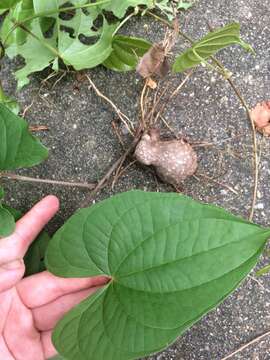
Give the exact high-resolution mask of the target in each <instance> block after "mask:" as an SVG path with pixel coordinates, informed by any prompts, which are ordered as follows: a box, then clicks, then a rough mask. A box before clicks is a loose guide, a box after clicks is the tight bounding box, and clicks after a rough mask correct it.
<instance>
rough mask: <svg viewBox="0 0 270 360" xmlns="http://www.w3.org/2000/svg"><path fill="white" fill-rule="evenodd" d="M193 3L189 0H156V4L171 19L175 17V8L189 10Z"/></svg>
mask: <svg viewBox="0 0 270 360" xmlns="http://www.w3.org/2000/svg"><path fill="white" fill-rule="evenodd" d="M192 5H193V4H192V3H190V2H187V1H178V3H177V4H172V2H171V1H169V0H156V2H155V6H156V8H157V9H159V10H160V11H161V12H162V13H163V14H164V15H165V16H166V17H167V18H168V19H169V20H173V19H174V17H175V10H188V9H189V8H191V7H192Z"/></svg>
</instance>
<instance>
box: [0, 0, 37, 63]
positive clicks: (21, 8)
mask: <svg viewBox="0 0 270 360" xmlns="http://www.w3.org/2000/svg"><path fill="white" fill-rule="evenodd" d="M33 14H34V10H33V1H32V0H24V1H20V2H19V3H17V4H16V6H15V7H14V8H12V9H11V10H10V11H9V13H8V14H7V15H6V17H5V19H4V21H3V23H2V26H1V30H0V37H1V40H2V42H3V43H4V44H5V51H6V53H7V55H8V56H9V57H14V56H16V55H17V53H18V46H20V45H22V44H23V43H24V42H25V40H26V38H27V33H26V32H25V31H23V30H22V29H21V28H19V27H15V25H14V21H16V22H23V21H24V20H25V19H27V18H28V17H29V16H32V15H33ZM24 25H25V26H29V22H26V23H25V24H24Z"/></svg>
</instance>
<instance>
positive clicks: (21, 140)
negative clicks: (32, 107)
mask: <svg viewBox="0 0 270 360" xmlns="http://www.w3.org/2000/svg"><path fill="white" fill-rule="evenodd" d="M47 156H48V150H47V149H46V148H45V147H44V146H43V145H42V144H41V143H40V141H39V140H38V139H37V138H36V137H34V136H33V135H32V134H31V133H30V132H29V131H28V124H27V122H26V121H25V120H24V119H22V118H20V117H19V116H17V115H15V114H13V113H12V112H11V111H10V110H9V109H8V108H7V107H5V106H4V105H3V104H0V171H2V170H10V169H16V168H21V167H30V166H33V165H36V164H39V163H40V162H41V161H43V160H44V159H46V158H47Z"/></svg>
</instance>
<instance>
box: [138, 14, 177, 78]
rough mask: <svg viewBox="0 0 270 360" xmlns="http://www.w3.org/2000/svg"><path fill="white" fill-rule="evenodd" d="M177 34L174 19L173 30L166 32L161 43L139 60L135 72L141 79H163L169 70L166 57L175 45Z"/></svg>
mask: <svg viewBox="0 0 270 360" xmlns="http://www.w3.org/2000/svg"><path fill="white" fill-rule="evenodd" d="M178 33H179V23H178V20H177V19H175V20H174V23H173V30H170V31H167V32H166V34H165V37H164V40H163V41H162V42H161V43H156V44H154V45H153V46H152V47H151V48H150V49H149V50H148V51H147V52H146V53H145V54H144V56H143V57H142V58H141V60H140V62H139V64H138V66H137V72H138V73H139V74H140V75H141V76H142V77H143V78H149V77H151V76H154V75H157V76H160V77H164V76H166V75H167V74H168V72H169V70H170V65H169V61H168V55H169V53H170V51H171V50H172V48H173V46H174V45H175V43H176V40H177V36H178Z"/></svg>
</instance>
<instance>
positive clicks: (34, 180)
mask: <svg viewBox="0 0 270 360" xmlns="http://www.w3.org/2000/svg"><path fill="white" fill-rule="evenodd" d="M0 178H2V179H9V180H18V181H25V182H31V183H41V184H52V185H62V186H70V187H79V188H85V189H89V190H93V189H94V188H95V187H96V184H91V183H79V182H69V181H60V180H51V179H38V178H33V177H28V176H21V175H17V174H11V173H0Z"/></svg>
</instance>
